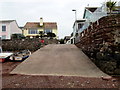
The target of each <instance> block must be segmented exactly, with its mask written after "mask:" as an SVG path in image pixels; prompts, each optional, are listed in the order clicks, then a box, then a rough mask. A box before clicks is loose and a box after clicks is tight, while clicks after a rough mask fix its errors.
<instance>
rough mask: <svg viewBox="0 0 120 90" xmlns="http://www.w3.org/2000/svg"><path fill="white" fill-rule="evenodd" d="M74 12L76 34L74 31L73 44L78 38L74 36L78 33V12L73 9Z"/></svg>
mask: <svg viewBox="0 0 120 90" xmlns="http://www.w3.org/2000/svg"><path fill="white" fill-rule="evenodd" d="M72 11H74V12H75V32H74V30H73V43H75V37H76V36H74V34H76V32H77V10H75V9H73V10H72Z"/></svg>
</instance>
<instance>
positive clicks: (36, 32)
mask: <svg viewBox="0 0 120 90" xmlns="http://www.w3.org/2000/svg"><path fill="white" fill-rule="evenodd" d="M28 33H29V34H38V31H37V30H36V29H30V30H29V31H28Z"/></svg>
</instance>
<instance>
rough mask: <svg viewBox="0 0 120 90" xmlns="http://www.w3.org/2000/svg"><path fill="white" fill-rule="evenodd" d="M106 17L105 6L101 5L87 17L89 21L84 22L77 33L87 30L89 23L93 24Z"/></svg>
mask: <svg viewBox="0 0 120 90" xmlns="http://www.w3.org/2000/svg"><path fill="white" fill-rule="evenodd" d="M104 16H107V7H106V4H103V5H102V6H101V7H98V8H97V9H96V10H95V11H94V12H93V13H92V14H91V16H90V17H89V19H87V20H86V22H85V24H84V25H83V27H82V28H81V29H79V31H78V32H79V33H80V32H82V31H84V30H85V29H87V28H88V27H89V25H90V23H91V22H95V21H97V20H99V19H100V18H102V17H104Z"/></svg>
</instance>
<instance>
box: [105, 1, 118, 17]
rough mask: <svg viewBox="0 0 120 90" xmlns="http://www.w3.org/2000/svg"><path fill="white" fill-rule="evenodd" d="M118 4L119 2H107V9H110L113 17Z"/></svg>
mask: <svg viewBox="0 0 120 90" xmlns="http://www.w3.org/2000/svg"><path fill="white" fill-rule="evenodd" d="M116 3H117V2H115V1H111V0H110V1H108V2H106V6H107V9H108V11H109V13H110V15H111V13H112V11H113V10H115V7H116Z"/></svg>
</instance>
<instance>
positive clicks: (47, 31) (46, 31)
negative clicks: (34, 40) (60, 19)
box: [44, 29, 52, 33]
mask: <svg viewBox="0 0 120 90" xmlns="http://www.w3.org/2000/svg"><path fill="white" fill-rule="evenodd" d="M44 32H45V33H49V32H52V30H49V29H47V30H45V31H44Z"/></svg>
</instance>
